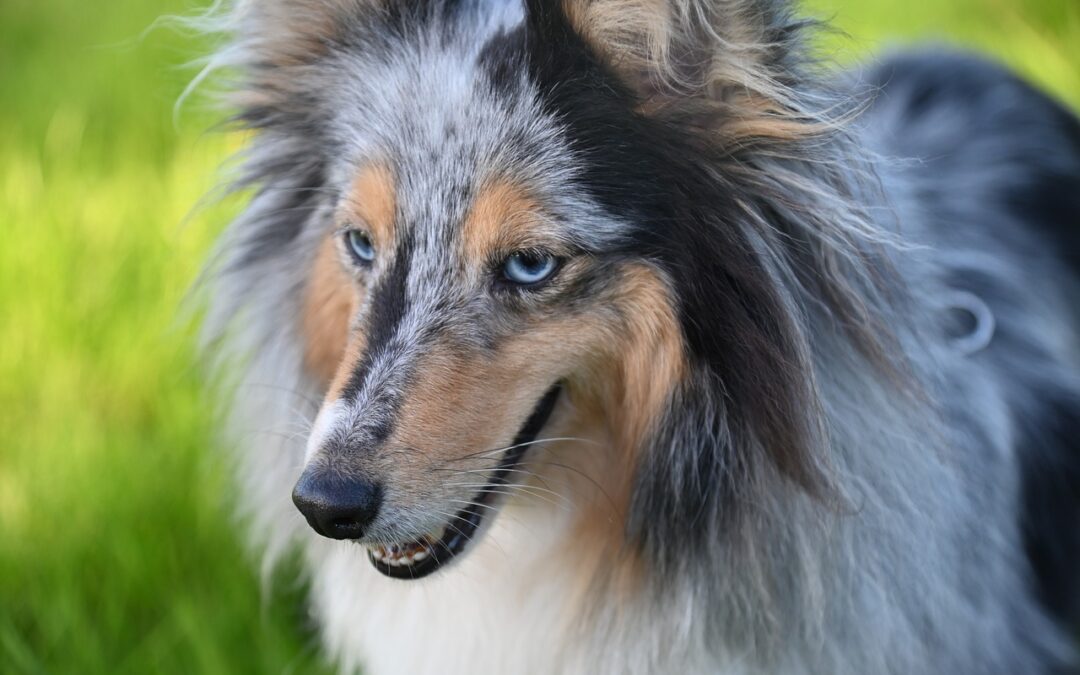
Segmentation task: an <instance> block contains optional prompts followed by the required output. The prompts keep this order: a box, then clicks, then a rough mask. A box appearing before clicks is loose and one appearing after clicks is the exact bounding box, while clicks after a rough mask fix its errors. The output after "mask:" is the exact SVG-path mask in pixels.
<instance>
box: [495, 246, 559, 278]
mask: <svg viewBox="0 0 1080 675" xmlns="http://www.w3.org/2000/svg"><path fill="white" fill-rule="evenodd" d="M556 267H558V261H557V260H556V259H555V256H553V255H550V254H548V253H543V252H542V251H518V252H517V253H514V254H512V255H511V256H510V257H509V258H507V259H506V262H504V263H503V267H502V272H503V276H504V277H506V280H507V281H510V282H512V283H515V284H518V285H520V286H531V285H533V284H538V283H540V282H541V281H544V280H545V279H547V278H549V277H550V276H551V275H552V274H554V272H555V268H556Z"/></svg>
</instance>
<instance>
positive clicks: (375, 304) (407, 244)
mask: <svg viewBox="0 0 1080 675" xmlns="http://www.w3.org/2000/svg"><path fill="white" fill-rule="evenodd" d="M412 253H413V241H412V238H411V237H406V238H405V239H404V240H402V242H401V244H400V245H399V246H398V250H397V255H396V256H395V258H394V262H393V265H392V266H391V268H390V269H389V270H387V272H386V274H385V276H384V277H383V279H382V281H381V282H380V283H379V286H378V287H377V288H375V289H374V290H373V291H372V293H371V298H370V300H369V302H368V304H369V306H370V307H371V314H370V316H369V317H368V321H367V326H366V330H365V337H366V339H367V340H366V342H367V344H366V345H365V349H364V356H363V358H362V359H361V360H360V363H359V364H358V365H357V367H356V369H355V370H353V372H352V374H351V375H350V376H349V381H348V383H347V384H346V385H345V387H344V389H343V390H342V392H341V397H342V398H343V399H344V400H347V401H351V400H354V399H355V398H356V397H357V396H358V395H359V394H360V390H361V389H363V388H364V382H365V381H366V380H367V377H368V373H369V371H370V370H371V364H372V363H373V362H374V360H375V358H376V357H377V356H378V355H379V354H380V353H381V352H382V351H383V350H385V349H386V347H387V346H388V345H389V344H390V342H391V340H393V339H394V335H395V334H396V333H397V328H398V324H400V323H401V320H402V319H403V318H404V317H405V313H406V312H407V311H408V296H407V294H406V283H407V281H408V275H409V266H410V265H411V264H412ZM387 435H388V434H387Z"/></svg>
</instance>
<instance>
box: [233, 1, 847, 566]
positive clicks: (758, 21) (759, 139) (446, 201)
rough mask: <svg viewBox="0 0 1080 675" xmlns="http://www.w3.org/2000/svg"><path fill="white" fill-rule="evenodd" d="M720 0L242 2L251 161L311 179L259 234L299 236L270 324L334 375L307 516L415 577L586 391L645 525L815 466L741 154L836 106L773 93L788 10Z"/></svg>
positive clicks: (467, 535) (805, 375)
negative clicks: (290, 328)
mask: <svg viewBox="0 0 1080 675" xmlns="http://www.w3.org/2000/svg"><path fill="white" fill-rule="evenodd" d="M727 5H732V7H730V8H728V10H729V11H730V13H729V14H728V15H725V16H721V15H720V14H719V9H717V8H716V7H713V5H712V3H695V2H676V1H674V0H673V1H672V2H665V1H661V0H655V1H648V2H638V1H627V0H618V1H616V0H581V1H574V0H567V1H566V2H563V3H561V4H560V3H555V2H526V3H524V4H521V3H519V2H517V1H516V0H506V1H505V2H503V1H494V0H492V1H490V2H449V1H446V2H442V1H435V0H432V1H430V2H398V1H397V0H326V1H325V2H317V1H316V0H304V1H303V2H295V1H290V2H284V1H280V2H278V1H275V0H256V1H255V2H252V3H248V4H247V5H244V6H243V7H244V8H245V12H246V13H244V14H243V16H242V19H243V20H242V23H241V25H242V26H243V28H242V33H243V35H246V37H245V38H244V40H243V41H242V42H241V46H242V47H243V48H244V49H246V50H247V51H248V54H247V56H246V59H247V62H248V65H247V68H248V76H249V82H248V85H247V87H246V88H245V89H244V90H243V93H242V96H241V98H240V104H241V106H242V109H243V112H242V115H241V118H242V119H243V120H245V121H246V122H247V123H248V124H249V125H250V126H252V127H254V128H256V129H258V130H259V131H260V135H259V138H258V140H256V151H255V153H256V154H255V160H254V161H253V164H252V166H253V167H254V172H255V175H257V176H258V177H259V179H260V180H262V181H263V182H264V183H266V184H268V187H267V190H268V191H269V190H272V189H274V187H275V186H281V185H284V186H288V187H287V188H281V189H289V190H293V191H295V193H296V194H298V195H302V196H301V197H298V198H297V199H298V200H299V201H298V202H296V203H295V204H294V206H293V207H290V208H296V212H297V213H298V214H299V215H297V216H296V218H295V219H294V220H290V219H289V218H288V217H287V216H284V217H283V216H282V212H281V210H280V209H279V210H277V211H275V212H274V213H273V214H270V215H272V216H273V218H274V219H276V220H275V222H276V223H278V225H279V231H275V232H274V233H273V236H272V237H271V236H267V235H266V234H263V235H262V236H253V238H252V241H253V242H255V243H250V244H249V246H248V249H249V253H250V255H252V256H259V255H262V256H264V257H266V256H268V255H270V254H268V253H267V252H266V247H267V242H268V241H269V242H274V245H276V246H282V247H295V250H296V251H301V250H303V251H305V252H306V253H305V257H304V258H303V263H302V264H303V266H304V268H305V272H304V275H303V281H302V283H300V284H299V285H298V287H299V289H300V290H299V291H298V292H299V293H301V294H302V296H303V300H302V303H301V310H300V311H299V312H298V313H297V315H296V316H288V317H283V319H285V320H288V321H295V322H296V325H297V327H298V333H299V335H300V336H301V341H302V343H303V351H304V359H303V360H304V367H305V369H306V371H307V373H308V375H309V376H310V377H312V378H314V379H315V380H317V381H318V382H320V383H321V387H322V389H323V390H324V391H325V400H324V402H323V404H322V407H321V410H320V412H319V414H318V417H317V419H316V422H315V424H314V428H313V431H312V433H311V435H310V439H309V441H308V445H307V454H306V458H305V464H304V468H303V474H302V476H301V477H300V479H299V481H298V482H297V484H296V487H295V491H294V494H293V499H294V501H295V503H296V505H297V506H298V507H299V509H300V510H301V512H302V513H303V514H304V515H305V517H306V518H307V519H308V521H309V523H310V524H311V525H312V527H313V528H314V529H315V530H316V531H317V532H319V533H320V534H323V535H325V536H329V537H334V538H341V539H354V540H357V541H359V542H361V543H365V544H367V545H368V546H369V550H370V551H371V558H372V561H373V563H374V564H375V566H376V568H378V569H379V570H380V571H382V572H383V573H385V574H388V575H391V576H400V577H419V576H423V575H425V574H427V573H429V572H431V571H433V570H435V569H437V568H439V567H440V566H441V565H443V564H444V563H446V562H447V561H448V560H450V559H451V558H453V557H454V556H455V555H457V554H458V553H460V552H461V551H462V550H464V549H465V548H466V546H467V544H468V541H469V540H470V539H471V538H473V535H474V534H476V532H477V529H478V527H479V526H480V523H481V521H482V520H484V519H485V518H490V517H491V514H492V513H493V512H494V510H495V509H496V508H497V506H498V501H499V500H498V499H497V497H498V496H499V495H500V494H501V493H504V492H505V488H506V484H507V483H514V482H516V481H517V478H516V475H517V472H519V471H520V470H521V469H520V467H521V466H522V465H523V462H524V463H526V464H527V459H528V454H529V451H530V448H531V447H532V446H533V444H535V443H538V442H541V441H542V440H543V439H544V438H545V437H546V436H545V428H550V427H549V424H550V423H551V421H552V420H553V418H558V417H560V416H563V417H566V416H573V415H580V414H584V413H583V412H582V411H585V410H587V411H590V414H596V413H598V414H599V418H600V419H601V420H602V422H601V423H602V424H603V425H604V426H605V428H606V429H607V431H608V436H609V438H610V439H611V445H612V446H613V448H614V450H615V452H614V454H612V455H611V461H612V462H613V467H612V470H613V471H615V472H620V473H622V474H625V476H626V483H627V485H626V495H627V502H626V504H625V505H624V506H625V514H624V515H625V516H626V518H627V523H626V525H627V526H628V528H629V529H628V530H627V531H628V532H631V533H632V534H633V533H636V534H637V535H641V538H642V539H647V538H648V533H647V532H646V530H647V529H648V527H652V526H654V525H655V526H656V527H668V528H671V529H672V530H680V529H685V530H687V532H689V529H688V527H687V525H686V523H687V522H689V521H691V520H693V519H694V518H696V517H698V516H700V514H701V513H702V511H703V510H706V509H707V507H709V506H710V505H712V504H714V503H716V502H717V501H718V500H719V499H720V497H721V494H722V493H723V486H724V485H727V486H729V487H730V486H732V485H735V484H736V483H737V482H738V481H739V480H743V479H745V480H755V479H756V476H757V475H758V474H757V472H758V469H757V468H756V467H759V466H765V465H768V466H769V467H772V470H775V471H776V472H778V473H780V474H783V475H785V476H787V477H789V478H792V479H793V480H795V481H796V482H798V483H801V484H803V485H804V486H812V485H814V484H815V482H816V481H817V480H818V478H819V476H818V470H817V468H816V465H815V462H814V460H813V458H812V447H811V446H812V444H813V442H814V441H813V437H814V429H813V427H814V421H813V410H812V409H813V401H812V395H811V393H812V392H811V391H810V388H811V385H810V384H809V382H810V380H811V374H810V372H809V367H808V365H807V357H806V353H805V347H804V345H803V343H802V342H801V340H800V337H799V334H798V330H797V329H796V327H795V320H794V319H793V318H792V310H791V304H792V303H793V302H794V300H793V298H792V297H790V296H788V295H787V294H786V292H785V290H784V288H785V286H784V283H783V280H782V277H783V273H784V271H783V264H784V262H783V261H782V260H781V259H780V258H779V257H777V256H774V255H773V254H774V253H775V251H774V250H773V249H772V246H773V245H774V243H773V239H771V238H772V237H774V236H775V234H776V233H770V232H769V231H768V229H767V228H762V227H761V224H762V223H763V222H765V221H766V220H767V219H768V218H769V217H771V216H773V215H775V214H773V213H767V207H766V206H765V204H764V202H763V200H761V199H760V190H761V189H763V188H762V187H761V186H760V185H757V186H756V187H755V188H752V187H750V186H751V185H753V184H754V181H756V180H759V179H760V176H759V175H758V174H755V173H749V174H748V173H746V171H748V169H747V168H746V167H747V166H748V164H747V162H750V160H751V158H752V157H753V156H754V153H762V156H765V153H767V152H769V151H771V150H775V148H777V147H785V148H790V147H792V146H794V145H795V144H798V143H800V142H802V141H804V140H806V139H811V138H814V137H815V136H816V134H819V133H821V128H820V125H819V122H820V120H819V119H816V118H811V117H810V116H809V115H807V114H805V111H804V110H802V109H800V108H799V107H798V105H799V102H798V101H796V100H795V99H793V98H791V97H790V96H789V93H790V92H788V91H787V89H785V87H784V86H782V85H780V84H778V82H779V79H778V74H779V73H781V72H785V73H786V72H789V71H787V70H785V69H787V68H788V67H789V64H787V59H789V51H788V49H787V46H789V43H790V42H791V41H792V40H793V39H794V35H795V33H796V31H795V30H794V28H793V27H792V24H789V23H788V22H787V18H786V15H785V14H784V13H783V12H782V11H781V10H777V9H774V8H772V7H766V5H770V3H765V2H742V3H739V2H736V3H727ZM744 5H745V7H744ZM725 6H726V5H725ZM732 45H738V46H739V48H737V49H736V48H734V47H733V46H732ZM724 167H729V168H730V169H731V172H730V173H729V174H725V173H724ZM740 172H742V173H740ZM275 184H276V185H275ZM816 189H819V188H816ZM755 190H758V191H755ZM286 203H289V202H286ZM249 220H251V221H252V222H254V221H256V220H257V218H250V219H249ZM295 220H298V221H300V222H299V223H298V224H297V223H296V222H295ZM783 234H784V236H785V237H788V238H792V239H795V240H798V239H799V238H800V237H802V236H803V234H804V233H799V232H794V231H792V232H786V233H783ZM797 243H798V242H797ZM810 248H812V247H810ZM298 256H299V254H296V255H295V256H294V257H292V258H289V260H290V261H293V262H292V263H291V264H295V261H296V260H298V259H299V258H298ZM841 295H842V294H841ZM838 306H840V307H841V308H843V304H842V303H839V305H838ZM281 311H284V308H282V310H281ZM732 448H738V451H737V452H736V451H733V450H732ZM581 452H583V453H584V452H589V450H588V449H587V448H582V449H581ZM757 455H761V457H762V458H763V461H761V462H758V461H757V460H756V459H755V457H756V456H757ZM695 514H697V515H695ZM618 527H620V528H621V527H622V526H621V525H620V526H618Z"/></svg>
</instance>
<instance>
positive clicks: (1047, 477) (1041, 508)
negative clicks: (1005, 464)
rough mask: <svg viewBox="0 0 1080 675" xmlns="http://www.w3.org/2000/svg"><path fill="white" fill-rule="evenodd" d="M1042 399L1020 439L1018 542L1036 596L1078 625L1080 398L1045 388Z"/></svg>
mask: <svg viewBox="0 0 1080 675" xmlns="http://www.w3.org/2000/svg"><path fill="white" fill-rule="evenodd" d="M1042 404H1043V405H1042V410H1041V411H1040V413H1039V415H1038V416H1036V417H1035V418H1034V419H1030V420H1026V421H1025V424H1024V428H1023V439H1022V440H1021V447H1022V448H1023V452H1022V456H1023V461H1022V463H1021V470H1022V477H1023V484H1022V498H1023V515H1022V518H1021V524H1022V526H1023V533H1024V546H1025V550H1026V551H1027V554H1028V557H1029V558H1030V560H1031V564H1032V567H1033V568H1034V570H1035V576H1036V581H1037V584H1038V592H1039V596H1040V598H1041V599H1042V601H1043V602H1044V603H1045V604H1046V606H1047V607H1048V608H1049V609H1050V610H1051V611H1052V612H1054V614H1055V615H1056V616H1058V617H1059V618H1060V619H1062V620H1065V621H1069V622H1073V623H1074V625H1080V397H1078V396H1076V395H1075V394H1074V395H1069V394H1068V393H1065V392H1060V393H1058V394H1057V395H1054V394H1053V393H1051V392H1047V393H1046V394H1045V399H1044V400H1043V401H1042Z"/></svg>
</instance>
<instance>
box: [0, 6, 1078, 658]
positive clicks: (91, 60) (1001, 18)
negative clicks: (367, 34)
mask: <svg viewBox="0 0 1080 675" xmlns="http://www.w3.org/2000/svg"><path fill="white" fill-rule="evenodd" d="M815 5H816V7H818V8H820V9H821V10H822V11H823V12H824V13H827V14H835V15H836V18H837V20H838V22H839V23H840V25H841V26H842V27H843V28H845V29H846V30H847V31H848V32H850V33H851V34H852V35H855V36H858V37H857V38H856V39H854V40H850V41H848V40H843V39H837V38H831V40H832V41H834V42H830V44H834V46H841V47H842V48H843V49H844V50H846V52H847V57H850V56H851V55H853V54H854V53H856V52H859V51H862V50H865V49H869V48H872V47H875V46H877V45H878V43H879V41H880V40H881V39H882V38H883V37H884V36H889V35H894V34H901V35H908V36H910V35H916V34H925V33H927V31H928V30H929V32H930V33H931V34H937V35H938V36H939V37H941V38H942V39H944V38H945V37H946V36H957V37H958V38H959V39H960V40H962V41H963V42H965V43H967V44H972V45H976V46H980V47H982V48H985V49H988V50H992V51H994V52H996V53H998V54H1000V55H1002V56H1003V57H1005V58H1007V59H1008V60H1009V61H1010V62H1011V63H1013V64H1014V65H1016V66H1017V67H1019V68H1020V69H1021V70H1023V72H1025V73H1026V74H1028V75H1030V76H1032V77H1034V78H1035V79H1036V80H1037V81H1038V82H1039V83H1040V84H1042V85H1043V86H1045V87H1047V88H1048V89H1050V90H1052V91H1054V92H1055V93H1056V94H1057V95H1058V96H1060V97H1062V98H1063V99H1066V100H1069V101H1071V102H1072V103H1073V104H1076V105H1080V57H1078V49H1077V45H1080V5H1078V4H1077V3H1074V2H1071V1H1070V0H1057V1H1055V2H1050V1H1044V2H1041V3H1033V2H1020V0H1013V1H1006V0H985V1H983V2H979V1H977V0H950V2H948V3H944V2H941V3H939V2H930V1H929V0H923V1H922V2H914V3H891V2H890V3H885V2H881V3H859V2H855V0H844V1H843V2H839V1H838V0H815ZM188 9H190V8H187V7H185V6H183V5H182V4H179V3H178V2H177V0H157V1H150V0H142V1H139V2H136V1H135V0H111V1H110V2H101V3H91V2H81V1H79V0H51V1H50V2H40V1H39V0H3V2H0V92H2V97H3V98H2V99H0V102H2V104H3V105H0V228H2V229H0V232H2V233H3V234H4V237H3V240H2V242H3V243H2V244H0V439H2V444H0V672H4V673H7V672H15V673H38V672H41V673H44V672H49V673H146V672H155V673H158V672H161V673H171V672H175V673H215V672H216V673H237V672H282V671H295V672H311V671H313V670H316V669H318V668H319V667H320V666H319V661H318V658H317V655H316V649H315V638H314V636H313V634H312V633H311V631H310V630H309V629H308V627H307V621H306V619H305V616H304V613H303V609H302V603H301V602H300V601H299V589H298V588H297V587H296V586H295V585H294V584H293V583H291V582H290V581H289V580H287V579H286V580H285V581H284V582H283V583H280V584H278V585H277V587H276V588H277V590H276V591H275V594H274V595H271V596H268V597H264V596H262V595H261V594H260V588H259V584H258V581H257V579H256V577H255V573H254V570H255V565H253V564H252V561H251V560H250V559H249V558H248V557H247V555H246V554H245V552H244V551H243V548H242V546H241V545H240V544H239V541H240V536H239V534H238V530H237V528H236V527H235V526H234V524H233V522H232V521H231V519H230V517H229V515H228V514H229V508H228V507H229V503H230V501H231V488H230V485H229V482H228V480H227V479H226V476H225V471H224V467H223V464H222V462H221V461H220V460H218V459H216V458H217V457H219V455H220V452H219V451H215V448H214V447H213V446H214V440H213V439H214V418H215V415H216V412H217V411H216V410H215V408H214V406H213V404H212V402H211V401H210V400H208V399H207V397H206V396H205V395H204V390H203V385H202V382H201V380H200V371H199V368H198V366H197V363H196V357H195V353H194V348H193V345H192V343H193V328H192V327H191V326H190V325H188V324H187V323H185V322H183V321H180V320H179V319H178V307H179V306H180V304H181V300H182V298H183V296H184V294H185V291H186V290H187V288H188V287H189V284H190V283H191V281H192V279H193V278H194V276H195V275H196V273H197V270H198V266H199V263H200V260H201V259H202V258H203V256H204V255H205V252H206V250H207V248H208V246H209V245H210V242H211V240H212V237H213V234H214V233H215V232H217V231H219V230H220V228H221V226H222V225H223V223H224V222H225V221H226V220H227V217H228V214H229V213H230V211H232V210H233V208H235V204H224V205H220V206H216V207H214V208H211V209H208V210H204V211H200V212H199V213H197V214H196V216H195V217H194V218H191V219H187V216H188V215H189V210H190V209H191V207H192V206H193V205H194V204H195V203H196V202H197V201H198V200H199V198H200V197H201V196H202V195H203V194H204V193H205V192H206V191H207V190H209V189H210V188H211V186H212V180H213V178H212V177H213V174H214V172H215V169H216V168H217V166H218V165H219V163H220V162H221V161H222V160H223V159H224V157H225V155H226V154H227V145H228V143H230V140H229V139H227V138H224V137H221V136H218V135H213V134H211V135H205V134H203V130H204V129H206V128H207V127H208V126H209V125H210V124H211V121H212V118H211V117H209V116H208V115H206V114H204V113H200V112H198V110H197V109H193V110H190V111H187V112H185V113H184V114H182V115H181V116H180V121H179V125H178V127H177V126H174V122H173V113H172V105H173V103H174V101H175V99H176V97H177V95H178V94H179V92H180V90H181V89H182V88H183V85H184V84H185V83H186V81H187V80H188V79H189V78H190V77H191V76H192V74H193V71H192V70H191V69H190V68H188V69H184V68H181V67H180V65H181V64H182V63H183V62H184V61H185V60H187V59H189V58H191V57H193V56H195V55H196V54H197V52H198V50H199V49H200V46H199V45H196V44H192V43H191V42H190V41H188V40H187V39H185V38H183V37H181V36H177V35H175V34H173V33H170V32H167V31H154V32H152V33H150V35H149V36H148V37H147V38H146V39H144V40H140V39H138V36H139V34H140V33H141V32H142V31H143V29H145V28H146V27H147V26H149V25H150V24H151V22H152V21H153V20H154V19H155V18H156V17H157V16H160V15H162V14H165V13H170V12H182V11H187V10H188Z"/></svg>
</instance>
